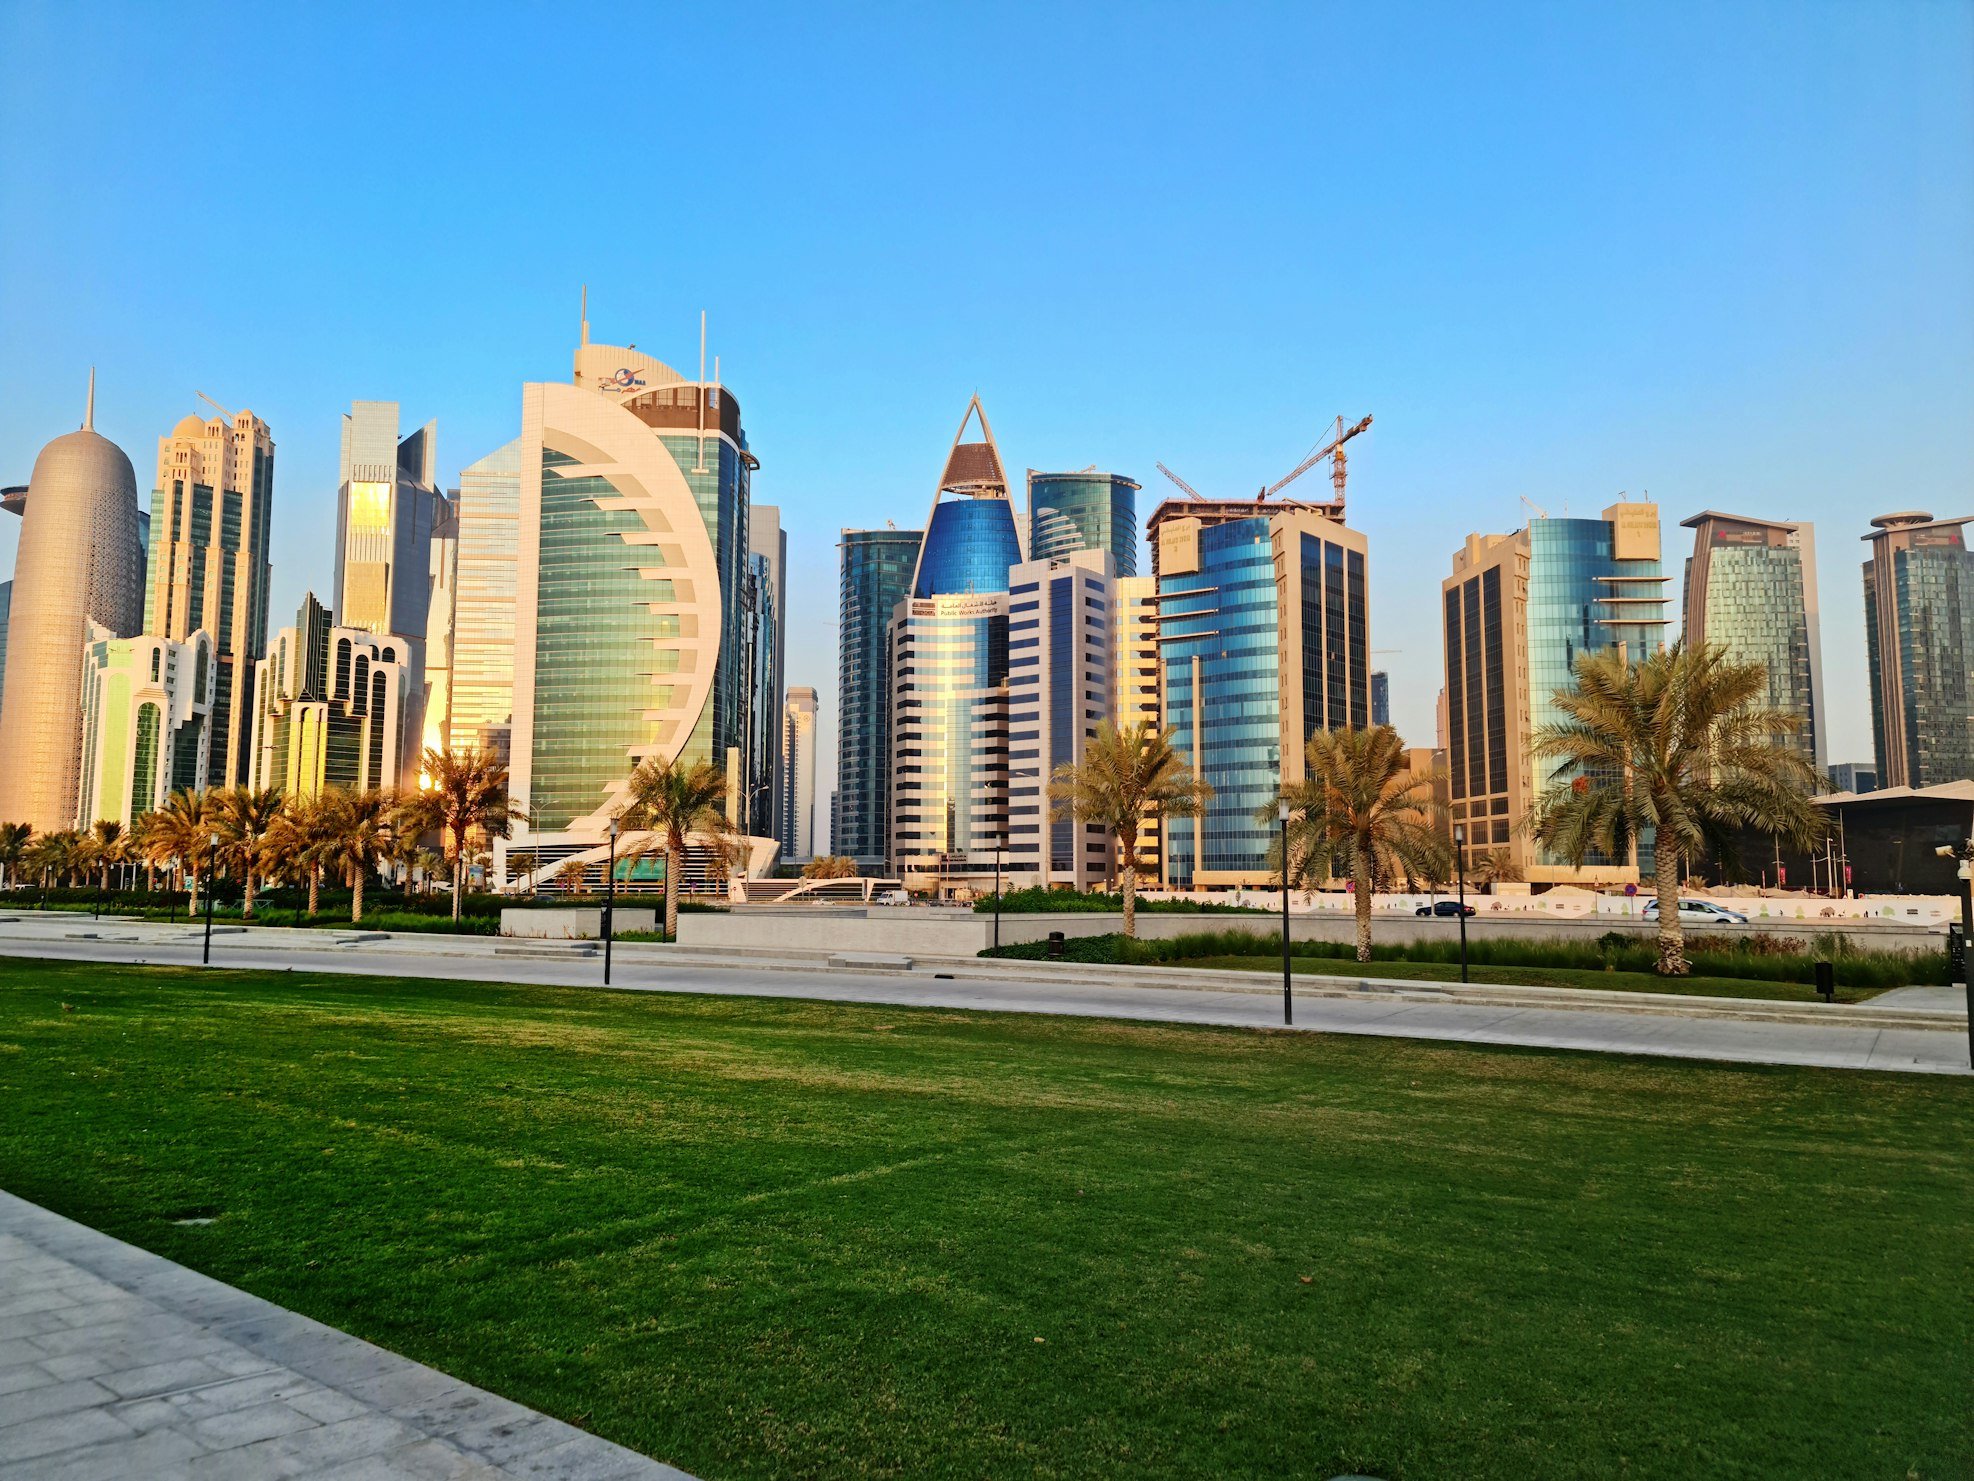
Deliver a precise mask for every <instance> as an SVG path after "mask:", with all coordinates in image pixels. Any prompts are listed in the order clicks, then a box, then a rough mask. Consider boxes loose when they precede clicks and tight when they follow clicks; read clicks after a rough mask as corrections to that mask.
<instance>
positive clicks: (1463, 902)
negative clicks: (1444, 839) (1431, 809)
mask: <svg viewBox="0 0 1974 1481" xmlns="http://www.w3.org/2000/svg"><path fill="white" fill-rule="evenodd" d="M1453 872H1454V874H1455V875H1457V876H1458V878H1459V887H1460V980H1461V981H1462V982H1465V981H1466V980H1467V827H1466V824H1464V823H1455V824H1454V825H1453Z"/></svg>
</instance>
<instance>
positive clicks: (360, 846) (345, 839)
mask: <svg viewBox="0 0 1974 1481" xmlns="http://www.w3.org/2000/svg"><path fill="white" fill-rule="evenodd" d="M322 798H323V804H324V809H325V812H326V817H325V818H324V821H323V827H324V832H325V835H326V837H325V841H324V842H323V843H322V844H321V846H320V847H321V852H322V862H323V864H324V865H325V866H327V867H328V868H330V869H334V870H338V871H339V872H341V874H342V875H343V877H344V878H345V879H347V880H348V881H349V886H350V924H351V925H355V924H357V923H358V922H360V921H361V920H362V919H363V882H364V880H365V879H366V878H367V877H368V876H370V875H372V874H375V873H376V872H377V866H378V865H379V864H381V863H382V862H383V861H384V859H385V858H386V857H387V856H388V854H389V852H390V848H391V840H392V837H393V833H394V830H393V828H392V825H391V820H392V817H393V816H394V814H395V813H396V811H397V804H396V802H395V801H394V800H393V799H392V797H391V796H390V795H389V794H388V793H384V792H324V793H323V794H322Z"/></svg>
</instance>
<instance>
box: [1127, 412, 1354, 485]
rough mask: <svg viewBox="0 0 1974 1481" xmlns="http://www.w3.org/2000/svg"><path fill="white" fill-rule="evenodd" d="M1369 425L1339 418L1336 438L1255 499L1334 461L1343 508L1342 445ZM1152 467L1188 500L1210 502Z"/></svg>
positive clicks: (1159, 466)
mask: <svg viewBox="0 0 1974 1481" xmlns="http://www.w3.org/2000/svg"><path fill="white" fill-rule="evenodd" d="M1370 425H1371V419H1370V418H1369V417H1365V418H1364V420H1363V421H1361V422H1359V423H1358V424H1357V425H1356V426H1354V427H1345V426H1344V424H1343V418H1342V417H1338V418H1337V431H1336V435H1335V436H1334V437H1332V438H1331V439H1330V440H1329V441H1328V442H1326V443H1324V444H1323V445H1322V446H1321V447H1319V448H1317V449H1316V450H1315V451H1314V452H1312V453H1311V454H1310V455H1309V456H1308V457H1306V458H1304V459H1303V460H1302V461H1301V462H1300V463H1298V464H1296V466H1295V468H1294V470H1293V471H1292V472H1291V473H1290V474H1289V475H1288V476H1287V477H1286V478H1282V479H1278V480H1277V481H1276V482H1274V483H1271V484H1270V485H1269V486H1268V487H1267V488H1265V489H1263V490H1262V491H1261V492H1260V493H1259V494H1257V495H1256V496H1255V498H1256V501H1257V502H1259V501H1260V500H1262V499H1267V498H1272V497H1273V496H1274V495H1276V494H1279V493H1280V492H1281V491H1282V490H1283V489H1285V488H1287V487H1288V486H1289V485H1290V484H1292V483H1294V482H1295V481H1296V480H1297V479H1298V478H1300V477H1302V475H1303V474H1305V473H1307V472H1308V471H1309V470H1310V469H1311V468H1314V467H1315V466H1316V465H1317V464H1318V463H1320V462H1322V461H1323V459H1325V458H1330V459H1332V460H1333V466H1332V467H1331V469H1330V482H1331V483H1332V484H1333V485H1335V487H1336V502H1337V503H1338V504H1342V503H1343V483H1344V476H1345V473H1344V452H1343V445H1344V444H1345V443H1346V442H1348V441H1350V439H1351V438H1353V437H1355V436H1356V435H1357V434H1358V433H1359V432H1362V431H1363V430H1364V429H1365V428H1366V427H1368V426H1370ZM1153 466H1154V467H1156V468H1157V469H1158V471H1159V472H1160V473H1163V474H1164V475H1165V476H1166V477H1167V478H1169V479H1171V480H1172V481H1173V482H1174V483H1176V484H1177V485H1178V486H1179V487H1180V488H1182V489H1184V490H1185V491H1186V494H1187V496H1188V497H1189V498H1191V499H1193V500H1195V501H1197V502H1199V503H1205V502H1206V501H1207V500H1206V495H1204V494H1202V493H1201V492H1200V491H1199V490H1198V489H1196V488H1194V487H1193V486H1192V485H1191V484H1189V483H1187V482H1186V480H1185V479H1183V478H1181V477H1180V476H1179V475H1178V474H1176V473H1174V472H1173V471H1172V470H1171V469H1170V468H1168V467H1166V466H1165V465H1164V464H1163V463H1156V464H1154V465H1153Z"/></svg>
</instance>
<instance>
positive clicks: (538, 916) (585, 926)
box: [500, 905, 688, 941]
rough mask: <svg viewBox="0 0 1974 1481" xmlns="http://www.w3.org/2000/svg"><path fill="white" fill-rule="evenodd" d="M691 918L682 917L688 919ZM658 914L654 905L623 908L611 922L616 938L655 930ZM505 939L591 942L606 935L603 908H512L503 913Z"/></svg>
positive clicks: (597, 906) (619, 907)
mask: <svg viewBox="0 0 1974 1481" xmlns="http://www.w3.org/2000/svg"><path fill="white" fill-rule="evenodd" d="M687 918H688V917H681V919H682V920H683V919H687ZM657 929H658V912H657V911H656V910H654V909H652V908H651V907H650V906H638V905H619V906H618V907H617V909H616V915H615V918H614V920H613V921H612V923H611V932H612V934H613V935H615V934H621V933H623V932H625V931H655V930H657ZM500 934H501V935H503V936H546V937H550V938H551V939H554V940H558V941H590V940H594V939H595V938H597V937H599V936H601V935H602V934H603V907H602V906H601V905H559V906H554V907H551V908H548V909H542V908H532V909H531V908H528V907H523V906H510V907H508V908H507V909H505V910H503V911H501V913H500Z"/></svg>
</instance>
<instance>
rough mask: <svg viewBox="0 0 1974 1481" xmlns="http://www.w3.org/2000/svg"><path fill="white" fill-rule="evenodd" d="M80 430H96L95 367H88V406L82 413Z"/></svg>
mask: <svg viewBox="0 0 1974 1481" xmlns="http://www.w3.org/2000/svg"><path fill="white" fill-rule="evenodd" d="M82 430H83V431H85V432H94V431H95V430H96V367H95V366H93V365H92V366H90V367H89V404H88V405H87V406H86V407H84V408H83V411H82Z"/></svg>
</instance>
